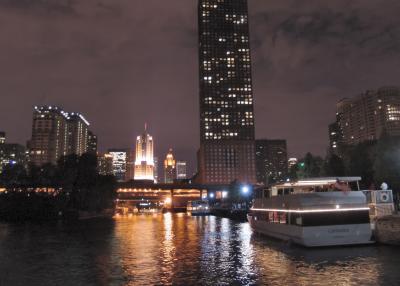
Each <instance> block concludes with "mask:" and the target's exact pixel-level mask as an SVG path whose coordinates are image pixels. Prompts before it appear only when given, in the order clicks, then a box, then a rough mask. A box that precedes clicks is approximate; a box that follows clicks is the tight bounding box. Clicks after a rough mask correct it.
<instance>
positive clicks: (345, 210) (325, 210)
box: [251, 207, 369, 213]
mask: <svg viewBox="0 0 400 286" xmlns="http://www.w3.org/2000/svg"><path fill="white" fill-rule="evenodd" d="M251 210H252V211H260V212H285V213H328V212H349V211H367V210H369V208H368V207H365V208H341V209H336V208H335V209H313V210H285V209H257V208H252V209H251Z"/></svg>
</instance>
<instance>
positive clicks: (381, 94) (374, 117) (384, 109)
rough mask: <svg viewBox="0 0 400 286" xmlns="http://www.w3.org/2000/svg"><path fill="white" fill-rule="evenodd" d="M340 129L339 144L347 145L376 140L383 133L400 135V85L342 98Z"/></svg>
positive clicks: (337, 129) (338, 110)
mask: <svg viewBox="0 0 400 286" xmlns="http://www.w3.org/2000/svg"><path fill="white" fill-rule="evenodd" d="M332 130H333V129H332ZM336 131H337V132H339V138H338V142H339V144H344V145H354V144H358V143H361V142H365V141H371V140H376V139H379V138H380V137H381V136H382V135H383V134H386V135H388V136H400V89H399V88H396V87H385V88H380V89H378V90H369V91H367V92H365V93H363V94H361V95H359V96H357V97H354V98H351V99H344V100H342V101H340V102H339V103H338V104H337V126H336Z"/></svg>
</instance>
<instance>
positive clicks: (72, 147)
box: [67, 113, 89, 156]
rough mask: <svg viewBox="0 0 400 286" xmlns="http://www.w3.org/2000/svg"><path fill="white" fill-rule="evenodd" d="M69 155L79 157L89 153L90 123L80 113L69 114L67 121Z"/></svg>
mask: <svg viewBox="0 0 400 286" xmlns="http://www.w3.org/2000/svg"><path fill="white" fill-rule="evenodd" d="M67 129H68V130H67V131H68V137H67V154H68V155H69V154H76V155H78V156H80V155H82V154H84V153H86V152H87V148H88V136H89V122H88V121H87V120H86V119H85V117H83V115H82V114H79V113H69V114H68V120H67Z"/></svg>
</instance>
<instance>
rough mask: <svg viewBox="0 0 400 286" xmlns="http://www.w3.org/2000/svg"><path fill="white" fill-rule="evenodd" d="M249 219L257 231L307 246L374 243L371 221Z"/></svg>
mask: <svg viewBox="0 0 400 286" xmlns="http://www.w3.org/2000/svg"><path fill="white" fill-rule="evenodd" d="M248 221H249V223H250V225H251V226H252V228H253V229H254V231H255V232H258V233H261V234H264V235H267V236H270V237H273V238H277V239H281V240H285V241H291V242H294V243H296V244H299V245H303V246H306V247H321V246H340V245H357V244H370V243H374V241H373V240H371V237H372V231H371V226H370V224H369V223H363V224H349V225H329V226H308V227H301V226H296V225H288V224H279V223H269V222H266V221H261V220H255V219H254V218H253V217H252V216H248Z"/></svg>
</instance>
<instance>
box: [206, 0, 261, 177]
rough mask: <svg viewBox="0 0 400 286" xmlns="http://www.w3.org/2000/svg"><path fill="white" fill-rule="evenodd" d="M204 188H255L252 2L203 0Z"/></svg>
mask: <svg viewBox="0 0 400 286" xmlns="http://www.w3.org/2000/svg"><path fill="white" fill-rule="evenodd" d="M198 12H199V76H200V140H201V142H200V150H199V153H198V156H199V158H198V160H199V180H200V181H201V182H203V183H217V184H218V183H221V184H225V183H230V182H232V181H233V180H238V181H241V182H247V183H254V182H255V181H256V179H255V158H254V156H255V155H254V154H255V149H254V148H255V147H254V112H253V89H252V78H251V60H250V44H249V24H248V11H247V0H200V1H199V8H198Z"/></svg>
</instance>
